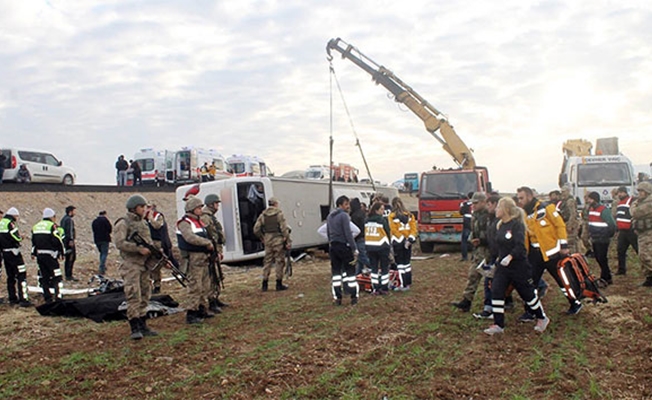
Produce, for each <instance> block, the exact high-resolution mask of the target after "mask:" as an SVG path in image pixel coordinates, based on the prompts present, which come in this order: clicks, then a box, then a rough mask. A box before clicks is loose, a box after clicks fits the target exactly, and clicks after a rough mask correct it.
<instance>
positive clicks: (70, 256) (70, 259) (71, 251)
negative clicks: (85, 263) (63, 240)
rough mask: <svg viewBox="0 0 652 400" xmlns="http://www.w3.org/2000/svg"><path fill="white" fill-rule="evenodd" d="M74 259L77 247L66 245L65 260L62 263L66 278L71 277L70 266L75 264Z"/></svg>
mask: <svg viewBox="0 0 652 400" xmlns="http://www.w3.org/2000/svg"><path fill="white" fill-rule="evenodd" d="M75 260H77V248H76V247H66V261H65V264H64V269H65V273H66V279H70V278H72V267H73V266H74V265H75Z"/></svg>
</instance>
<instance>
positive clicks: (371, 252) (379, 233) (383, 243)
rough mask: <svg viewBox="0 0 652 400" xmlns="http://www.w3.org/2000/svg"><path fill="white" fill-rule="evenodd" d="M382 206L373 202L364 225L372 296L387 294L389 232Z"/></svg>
mask: <svg viewBox="0 0 652 400" xmlns="http://www.w3.org/2000/svg"><path fill="white" fill-rule="evenodd" d="M383 208H384V207H383V204H382V203H380V202H375V203H373V205H372V206H371V210H370V211H369V218H367V222H366V223H365V225H364V235H365V245H366V249H367V256H368V257H369V267H370V269H371V285H372V288H373V292H372V293H373V294H375V295H386V294H388V293H389V252H390V244H389V237H390V235H391V231H390V228H389V223H388V222H387V218H384V217H383Z"/></svg>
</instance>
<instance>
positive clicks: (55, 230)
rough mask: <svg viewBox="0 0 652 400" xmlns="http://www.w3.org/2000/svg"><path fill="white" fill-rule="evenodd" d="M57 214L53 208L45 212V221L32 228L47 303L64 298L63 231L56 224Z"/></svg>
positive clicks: (33, 243) (40, 279) (35, 253)
mask: <svg viewBox="0 0 652 400" xmlns="http://www.w3.org/2000/svg"><path fill="white" fill-rule="evenodd" d="M55 218H56V213H55V212H54V210H53V209H51V208H45V209H44V210H43V219H42V220H40V221H39V222H38V223H36V225H34V226H33V227H32V256H36V262H37V264H38V269H39V282H40V284H41V289H43V298H44V299H45V302H46V303H51V302H52V294H51V293H50V291H51V290H54V300H55V301H58V300H60V299H61V298H62V295H61V289H63V282H62V279H61V278H62V276H61V268H60V266H59V260H63V259H64V253H65V246H64V244H63V229H62V228H60V227H58V226H57V224H56V223H55V222H54V221H55Z"/></svg>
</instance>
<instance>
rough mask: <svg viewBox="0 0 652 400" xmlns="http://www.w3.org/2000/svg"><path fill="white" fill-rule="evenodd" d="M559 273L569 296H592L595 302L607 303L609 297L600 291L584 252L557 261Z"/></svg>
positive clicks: (582, 297)
mask: <svg viewBox="0 0 652 400" xmlns="http://www.w3.org/2000/svg"><path fill="white" fill-rule="evenodd" d="M557 273H558V274H559V278H560V279H561V281H562V283H563V284H564V288H565V289H566V293H567V294H568V296H569V297H570V298H572V299H575V300H581V299H584V298H590V299H592V300H593V302H594V303H606V302H607V298H606V297H604V296H603V295H602V294H601V293H600V289H599V288H598V283H597V279H596V278H595V276H594V275H593V274H591V271H590V270H589V265H588V264H587V262H586V258H584V256H583V255H582V254H579V253H576V254H571V255H569V256H567V257H565V258H563V259H562V260H560V261H559V262H558V263H557Z"/></svg>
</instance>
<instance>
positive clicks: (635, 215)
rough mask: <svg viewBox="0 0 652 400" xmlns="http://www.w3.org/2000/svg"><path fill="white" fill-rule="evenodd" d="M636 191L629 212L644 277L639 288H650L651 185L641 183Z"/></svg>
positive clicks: (651, 237) (651, 241)
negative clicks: (634, 230) (636, 235)
mask: <svg viewBox="0 0 652 400" xmlns="http://www.w3.org/2000/svg"><path fill="white" fill-rule="evenodd" d="M636 190H638V199H637V200H636V201H634V202H633V203H632V205H631V207H630V211H631V214H632V219H633V223H634V229H636V233H637V234H638V245H639V253H638V257H639V259H640V260H641V268H642V269H643V275H644V276H645V281H644V282H643V283H642V284H641V286H644V287H652V196H650V194H652V183H650V182H641V183H639V184H638V187H637V188H636Z"/></svg>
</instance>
